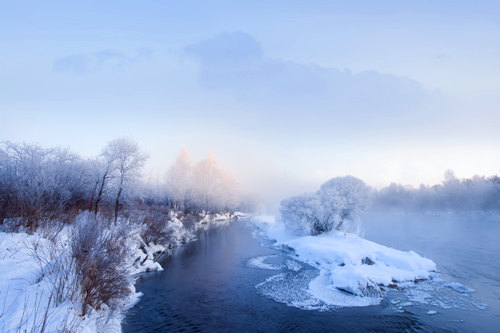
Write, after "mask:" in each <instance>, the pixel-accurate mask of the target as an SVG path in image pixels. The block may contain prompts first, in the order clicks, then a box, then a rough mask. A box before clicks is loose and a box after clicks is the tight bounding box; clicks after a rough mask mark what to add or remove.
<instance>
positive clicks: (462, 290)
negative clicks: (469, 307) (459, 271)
mask: <svg viewBox="0 0 500 333" xmlns="http://www.w3.org/2000/svg"><path fill="white" fill-rule="evenodd" d="M446 287H448V288H451V289H453V290H455V291H457V292H459V293H472V292H474V289H471V288H468V287H466V286H464V285H463V284H460V283H458V282H451V283H447V284H446Z"/></svg>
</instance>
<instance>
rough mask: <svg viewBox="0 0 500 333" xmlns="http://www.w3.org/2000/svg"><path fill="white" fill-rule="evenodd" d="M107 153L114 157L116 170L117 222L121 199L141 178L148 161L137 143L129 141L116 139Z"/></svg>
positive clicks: (107, 147)
mask: <svg viewBox="0 0 500 333" xmlns="http://www.w3.org/2000/svg"><path fill="white" fill-rule="evenodd" d="M105 151H106V152H107V153H108V154H109V155H110V156H112V161H113V162H112V164H113V166H114V170H116V196H115V222H116V220H117V219H118V208H119V205H120V197H121V196H122V192H123V190H124V189H125V188H127V186H129V185H130V184H132V183H133V182H134V181H135V180H137V178H138V177H139V176H140V172H141V170H142V168H143V167H144V164H145V163H146V160H147V159H148V155H147V154H145V153H144V152H142V151H141V149H140V148H139V146H138V145H137V143H135V142H134V141H131V140H129V139H124V138H120V139H115V140H113V141H111V142H109V143H108V145H107V146H106V149H105Z"/></svg>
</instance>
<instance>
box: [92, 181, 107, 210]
mask: <svg viewBox="0 0 500 333" xmlns="http://www.w3.org/2000/svg"><path fill="white" fill-rule="evenodd" d="M106 177H107V173H105V174H104V175H103V176H102V181H101V186H100V187H99V193H98V194H97V200H96V201H95V212H94V213H95V215H97V210H98V209H99V202H101V198H102V193H103V191H104V185H105V184H106Z"/></svg>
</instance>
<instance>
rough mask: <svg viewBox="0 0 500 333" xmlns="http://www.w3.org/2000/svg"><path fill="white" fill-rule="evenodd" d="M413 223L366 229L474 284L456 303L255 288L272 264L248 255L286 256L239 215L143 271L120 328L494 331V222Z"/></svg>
mask: <svg viewBox="0 0 500 333" xmlns="http://www.w3.org/2000/svg"><path fill="white" fill-rule="evenodd" d="M483 220H484V219H483ZM417 221H422V216H419V217H418V218H416V217H415V216H408V215H398V214H391V215H390V217H387V216H386V215H380V214H375V213H374V214H370V215H369V216H367V217H366V218H365V223H366V224H367V227H366V234H365V237H366V238H368V239H371V240H374V241H377V242H379V243H382V244H384V245H388V246H393V247H395V248H398V249H401V250H410V249H412V250H415V251H416V252H418V253H419V254H421V255H424V256H426V257H429V258H431V259H432V260H434V261H435V262H436V264H437V265H438V269H439V270H440V274H441V275H442V277H443V279H446V280H447V281H449V282H459V283H461V284H463V285H464V286H467V287H470V288H473V289H475V292H474V293H472V294H471V296H469V295H459V294H457V295H451V296H447V297H448V298H449V297H454V298H457V300H459V301H460V302H457V303H456V304H454V302H453V300H452V301H450V300H449V299H448V303H449V304H448V303H446V302H445V303H446V304H444V305H441V306H442V307H438V308H437V310H438V311H437V312H438V313H437V314H435V315H429V314H427V312H428V311H429V310H430V309H431V310H433V309H436V307H434V306H432V307H431V305H429V304H418V303H414V304H410V305H408V306H406V307H404V309H403V310H402V311H401V307H399V308H398V307H395V301H394V300H395V299H396V298H397V297H399V296H394V295H388V297H386V298H385V299H384V300H383V301H382V303H381V304H379V305H376V306H369V307H357V308H338V309H333V310H329V311H308V310H301V309H298V308H295V307H292V306H287V305H285V304H283V303H279V302H276V301H275V300H273V299H271V298H269V297H265V295H262V294H261V293H259V292H258V290H257V288H256V286H257V285H259V284H261V283H262V282H263V281H265V280H266V279H267V278H269V277H271V276H273V275H275V274H276V273H277V271H275V270H269V269H258V268H256V267H253V266H252V265H249V262H251V260H252V258H256V257H262V256H273V257H274V260H275V261H279V260H282V261H283V260H286V258H287V255H286V254H284V253H282V252H279V251H277V250H274V249H272V248H269V247H266V246H262V240H259V239H256V238H255V237H254V236H253V234H254V233H253V232H254V229H253V227H252V226H251V225H250V224H248V223H247V222H246V221H245V220H244V219H242V220H239V221H236V222H234V223H231V224H230V225H228V226H221V227H211V228H208V229H207V230H200V231H199V235H198V240H197V241H195V242H192V243H188V244H186V245H184V246H182V247H179V248H178V249H176V251H175V253H174V254H173V255H172V256H171V257H168V258H164V259H163V261H162V262H161V264H162V266H163V267H165V268H166V269H165V270H164V271H161V272H150V273H145V274H142V275H141V276H140V277H139V278H138V281H137V283H136V286H137V290H138V291H140V292H142V293H143V296H142V297H141V300H140V301H139V303H138V304H136V305H135V307H134V308H133V309H131V310H130V312H129V314H128V315H127V317H126V319H125V321H124V324H123V326H122V329H123V332H125V333H128V332H289V331H295V332H305V331H309V332H497V328H498V327H500V313H499V311H498V309H499V307H498V306H499V305H500V282H499V281H500V278H499V275H500V266H499V265H500V246H499V245H498V244H497V243H498V239H499V237H498V236H499V235H500V234H499V233H498V231H500V223H498V222H499V221H498V220H495V219H493V220H487V221H482V223H483V224H484V225H483V226H482V227H480V228H478V227H474V225H473V224H471V221H470V220H467V219H466V218H464V219H459V220H457V219H451V218H443V217H431V218H429V217H426V218H425V223H423V224H422V222H417ZM402 222H404V223H402ZM472 222H474V223H477V221H472ZM423 226H424V227H423ZM427 227H429V228H431V229H429V230H427ZM451 231H454V232H455V233H453V232H451ZM450 232H451V233H450ZM291 288H293V286H292V287H291ZM436 293H439V294H441V293H442V291H439V292H436ZM436 297H440V295H437V294H436ZM464 297H465V298H464ZM463 299H466V300H467V301H468V300H469V299H471V300H472V299H473V300H474V302H468V303H464V302H462V300H463ZM398 302H399V301H398ZM472 303H474V304H476V303H477V304H480V305H482V304H487V306H485V307H484V308H482V307H481V306H478V307H475V306H472V305H471V304H472ZM449 305H451V306H449ZM455 305H457V306H455ZM398 309H399V310H398Z"/></svg>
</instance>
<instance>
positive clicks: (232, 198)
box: [192, 152, 239, 213]
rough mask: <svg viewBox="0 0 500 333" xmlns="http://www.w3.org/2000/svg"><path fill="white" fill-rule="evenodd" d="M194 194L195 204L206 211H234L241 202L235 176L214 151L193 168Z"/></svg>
mask: <svg viewBox="0 0 500 333" xmlns="http://www.w3.org/2000/svg"><path fill="white" fill-rule="evenodd" d="M192 194H193V196H192V197H193V201H194V204H195V205H196V206H197V207H198V208H199V209H200V210H201V211H203V212H205V213H215V212H221V211H233V210H234V209H235V208H236V207H237V206H238V203H239V201H238V199H237V193H236V182H235V180H234V178H233V177H232V176H231V175H230V174H229V173H227V172H226V171H224V170H223V169H222V168H221V167H220V166H219V163H218V162H217V160H216V159H215V157H214V154H213V153H212V152H210V153H209V154H208V155H207V157H206V158H204V159H203V160H201V161H200V162H199V163H197V164H196V165H195V166H194V168H193V189H192Z"/></svg>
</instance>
